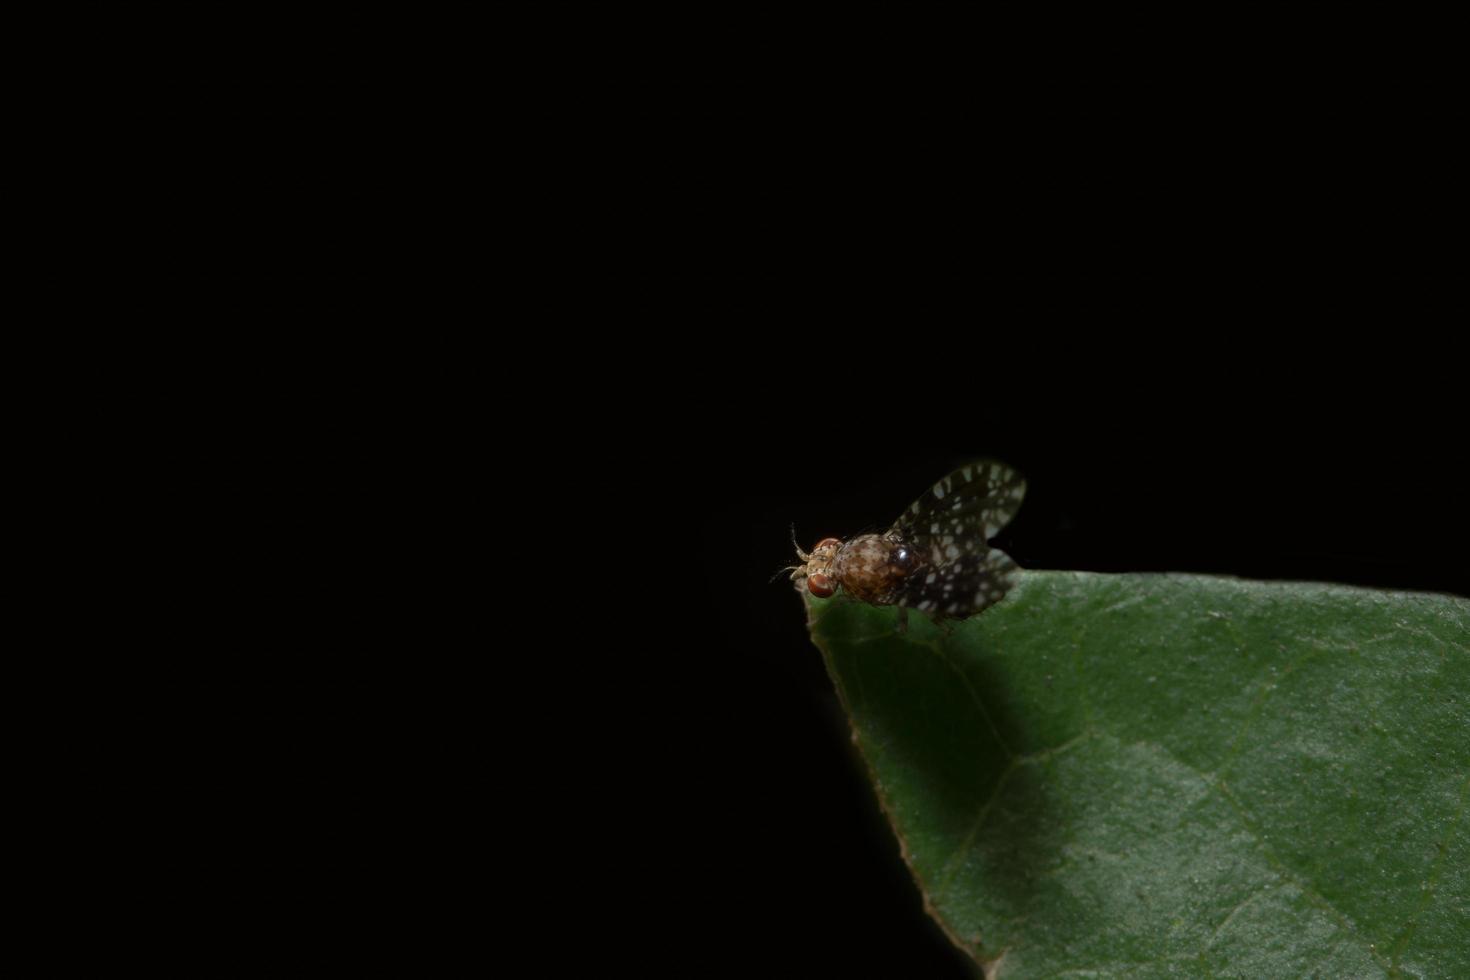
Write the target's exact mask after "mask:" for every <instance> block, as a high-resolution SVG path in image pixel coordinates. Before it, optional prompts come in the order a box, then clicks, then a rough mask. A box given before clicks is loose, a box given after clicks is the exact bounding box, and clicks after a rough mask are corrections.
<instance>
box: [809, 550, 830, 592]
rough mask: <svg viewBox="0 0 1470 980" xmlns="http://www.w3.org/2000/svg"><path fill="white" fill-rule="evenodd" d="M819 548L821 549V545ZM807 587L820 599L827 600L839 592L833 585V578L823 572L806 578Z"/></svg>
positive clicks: (814, 573)
mask: <svg viewBox="0 0 1470 980" xmlns="http://www.w3.org/2000/svg"><path fill="white" fill-rule="evenodd" d="M817 547H821V545H818V546H817ZM806 587H807V589H808V590H809V591H810V592H811V594H812V595H814V596H816V597H817V598H818V599H825V598H827V597H828V596H830V595H831V594H832V593H833V592H836V591H837V587H836V586H834V585H833V584H832V577H831V576H830V575H827V574H825V573H823V572H813V573H812V574H810V575H808V576H807V577H806Z"/></svg>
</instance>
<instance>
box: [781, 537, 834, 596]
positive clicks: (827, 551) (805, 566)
mask: <svg viewBox="0 0 1470 980" xmlns="http://www.w3.org/2000/svg"><path fill="white" fill-rule="evenodd" d="M841 547H842V542H841V541H839V540H837V539H836V538H823V539H822V540H820V541H818V542H817V546H816V547H815V548H813V549H812V550H811V554H807V553H806V552H805V551H802V550H801V548H799V547H798V548H797V549H796V557H797V558H799V559H801V564H800V565H795V566H793V567H792V572H791V577H792V579H805V580H806V588H807V591H808V592H810V593H811V594H812V595H814V596H816V597H817V598H819V599H825V598H827V597H828V596H830V595H831V594H832V593H834V592H836V591H837V579H836V578H835V577H834V576H833V574H832V564H833V562H835V561H836V560H837V552H838V550H839V549H840V548H841Z"/></svg>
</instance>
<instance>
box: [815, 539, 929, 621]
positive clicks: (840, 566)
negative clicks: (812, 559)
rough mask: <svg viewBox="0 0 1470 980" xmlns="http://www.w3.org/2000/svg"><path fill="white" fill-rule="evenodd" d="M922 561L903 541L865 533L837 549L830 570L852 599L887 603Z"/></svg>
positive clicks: (894, 599)
mask: <svg viewBox="0 0 1470 980" xmlns="http://www.w3.org/2000/svg"><path fill="white" fill-rule="evenodd" d="M921 564H922V561H921V560H920V558H919V556H918V555H917V554H916V553H915V552H914V549H912V548H911V547H909V546H908V545H907V544H905V543H903V542H902V541H899V540H896V539H894V538H890V537H885V536H884V535H881V534H864V535H862V536H861V537H856V538H853V539H852V540H851V541H848V542H846V543H845V544H843V545H842V547H841V548H839V549H838V550H837V555H836V556H835V557H834V558H833V559H832V574H833V576H834V577H835V578H836V579H837V581H838V582H840V583H841V584H842V588H843V589H844V590H845V591H846V592H847V593H848V594H849V595H851V596H852V597H853V598H854V599H861V600H862V601H863V602H871V603H873V604H874V605H879V606H886V605H891V604H893V603H895V602H897V601H898V598H899V596H900V595H901V594H902V587H903V583H904V580H905V579H907V578H908V577H909V576H910V575H912V574H913V573H914V572H916V571H918V569H919V567H920V565H921Z"/></svg>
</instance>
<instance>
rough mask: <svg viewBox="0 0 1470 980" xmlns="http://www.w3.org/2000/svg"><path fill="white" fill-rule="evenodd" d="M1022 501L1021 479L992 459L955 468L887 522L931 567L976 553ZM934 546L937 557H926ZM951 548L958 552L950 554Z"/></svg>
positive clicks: (1014, 512) (1013, 513)
mask: <svg viewBox="0 0 1470 980" xmlns="http://www.w3.org/2000/svg"><path fill="white" fill-rule="evenodd" d="M1025 496H1026V480H1025V479H1024V478H1023V477H1022V476H1021V474H1019V473H1017V472H1016V471H1015V470H1013V469H1011V468H1010V467H1009V466H1007V465H1005V464H1004V463H998V462H996V461H995V460H993V459H985V460H979V461H978V462H974V463H971V464H969V465H968V466H961V467H960V468H959V469H957V470H955V471H954V472H953V473H951V474H950V475H949V476H947V477H945V478H944V479H942V480H940V481H939V482H938V483H936V484H934V486H932V487H930V488H929V490H928V491H927V492H926V493H925V494H924V495H923V496H921V497H920V498H919V499H918V500H915V501H914V502H913V503H912V504H910V505H909V508H908V510H906V511H904V512H903V514H902V515H900V516H899V518H898V520H896V521H894V522H893V528H892V531H891V532H890V533H894V532H896V533H897V534H898V536H900V537H902V538H903V539H904V540H905V541H907V542H909V543H910V544H912V545H914V546H915V547H917V548H919V549H920V551H921V553H924V554H925V557H926V558H927V559H928V560H930V561H933V562H935V563H936V564H937V563H938V562H939V561H940V560H941V559H942V558H945V557H948V558H950V559H953V558H957V557H959V555H960V554H978V553H980V552H983V551H984V550H985V549H986V548H987V545H986V542H987V541H989V540H990V539H991V538H993V537H995V535H996V534H997V533H999V531H1000V529H1001V528H1003V527H1005V526H1006V525H1007V524H1009V523H1010V522H1011V518H1013V517H1015V516H1016V511H1017V510H1018V509H1019V508H1020V506H1021V499H1022V498H1023V497H1025ZM936 545H937V546H938V548H939V556H938V557H936V556H935V555H931V554H929V552H930V551H931V549H932V547H933V546H936ZM952 546H957V547H958V549H959V550H958V552H957V553H955V554H950V553H949V552H950V551H951V547H952Z"/></svg>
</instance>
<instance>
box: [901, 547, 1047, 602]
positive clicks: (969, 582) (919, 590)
mask: <svg viewBox="0 0 1470 980" xmlns="http://www.w3.org/2000/svg"><path fill="white" fill-rule="evenodd" d="M1019 573H1020V569H1019V568H1018V567H1017V566H1016V563H1015V562H1013V561H1011V558H1010V556H1009V555H1007V554H1006V553H1005V552H1004V551H1000V550H998V549H995V548H987V549H986V550H985V551H984V552H981V553H976V554H968V555H961V556H960V557H958V558H955V559H953V560H950V561H947V562H945V563H944V564H941V565H933V566H930V567H929V568H927V569H920V571H919V573H918V574H915V575H914V576H913V577H912V578H911V579H910V580H909V581H908V582H907V583H905V587H904V592H903V595H902V596H900V597H899V600H898V603H899V605H901V606H907V607H909V608H912V609H917V610H919V611H920V612H924V613H928V614H929V615H930V616H931V617H933V618H934V619H965V618H967V617H970V616H973V615H975V614H976V613H978V612H980V611H981V610H982V609H985V608H987V607H989V606H992V605H994V604H995V603H997V602H999V601H1000V600H1001V599H1003V598H1004V597H1005V594H1006V593H1007V592H1009V591H1010V590H1011V589H1012V588H1013V587H1014V586H1015V584H1016V579H1017V576H1018V574H1019Z"/></svg>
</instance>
